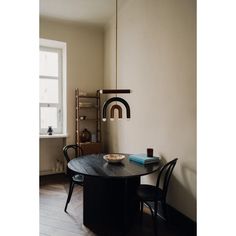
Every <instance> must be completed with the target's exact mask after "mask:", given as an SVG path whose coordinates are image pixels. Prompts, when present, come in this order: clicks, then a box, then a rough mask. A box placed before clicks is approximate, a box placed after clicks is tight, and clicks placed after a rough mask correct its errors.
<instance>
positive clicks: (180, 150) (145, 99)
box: [104, 0, 196, 220]
mask: <svg viewBox="0 0 236 236" xmlns="http://www.w3.org/2000/svg"><path fill="white" fill-rule="evenodd" d="M114 46H115V25H114V21H113V22H112V21H111V22H110V23H109V24H108V25H107V27H106V31H105V52H104V55H105V62H104V65H105V71H104V75H105V78H104V87H106V88H112V87H115V51H114V50H115V47H114ZM118 88H129V89H131V90H132V93H131V94H130V95H125V96H124V98H125V99H127V101H128V102H129V104H130V106H131V120H130V121H127V120H121V121H108V122H107V124H106V126H107V129H106V131H105V135H104V138H105V139H106V147H107V150H108V151H109V152H124V153H145V152H146V148H147V147H152V148H154V154H155V153H157V152H158V153H159V154H161V156H162V158H163V160H164V161H166V162H167V161H170V160H172V159H173V158H175V157H178V158H179V160H178V163H177V165H176V168H175V170H174V173H173V177H172V179H171V183H170V186H169V187H170V189H169V193H168V199H167V202H168V203H169V204H170V205H172V206H173V207H175V208H176V209H178V210H179V211H181V212H182V213H183V214H185V215H187V216H188V217H190V218H191V219H193V220H196V2H195V0H178V1H176V0H145V1H144V0H127V1H122V2H121V4H120V5H119V11H118ZM155 177H156V176H155V175H152V176H147V177H144V178H142V182H143V183H152V184H155Z"/></svg>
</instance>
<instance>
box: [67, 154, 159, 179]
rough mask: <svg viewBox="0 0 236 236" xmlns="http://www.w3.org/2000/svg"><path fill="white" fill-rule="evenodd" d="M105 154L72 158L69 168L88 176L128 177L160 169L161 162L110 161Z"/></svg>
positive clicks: (126, 159)
mask: <svg viewBox="0 0 236 236" xmlns="http://www.w3.org/2000/svg"><path fill="white" fill-rule="evenodd" d="M104 155H105V154H90V155H86V156H80V157H77V158H74V159H72V160H71V161H70V162H69V163H68V168H69V169H70V170H72V171H74V172H76V173H79V174H82V175H88V176H96V177H107V178H111V177H114V178H122V177H123V178H127V177H135V176H142V175H147V174H150V173H152V172H155V171H157V170H159V169H160V167H161V162H158V163H152V164H147V165H142V164H139V163H136V162H134V161H130V160H129V159H128V156H129V155H128V154H124V155H125V156H126V158H125V159H124V160H122V161H121V162H120V163H108V162H107V161H106V160H104V159H103V156H104Z"/></svg>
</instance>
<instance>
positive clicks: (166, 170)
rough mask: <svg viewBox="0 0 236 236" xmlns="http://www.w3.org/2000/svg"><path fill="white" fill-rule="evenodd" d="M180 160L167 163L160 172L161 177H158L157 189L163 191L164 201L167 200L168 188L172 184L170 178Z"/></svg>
mask: <svg viewBox="0 0 236 236" xmlns="http://www.w3.org/2000/svg"><path fill="white" fill-rule="evenodd" d="M177 160H178V158H175V159H174V160H172V161H170V162H168V163H166V164H165V165H164V166H163V167H162V168H161V170H160V172H159V175H158V177H157V183H156V187H157V188H161V189H162V191H163V196H162V197H163V200H165V199H166V195H167V191H168V186H169V182H170V177H171V175H172V172H173V169H174V167H175V165H176V162H177Z"/></svg>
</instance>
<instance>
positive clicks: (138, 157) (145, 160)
mask: <svg viewBox="0 0 236 236" xmlns="http://www.w3.org/2000/svg"><path fill="white" fill-rule="evenodd" d="M129 160H130V161H135V162H138V163H141V164H143V165H144V164H150V163H156V162H159V161H160V157H155V156H154V157H148V156H147V155H146V154H132V155H129Z"/></svg>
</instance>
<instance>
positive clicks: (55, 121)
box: [39, 39, 66, 134]
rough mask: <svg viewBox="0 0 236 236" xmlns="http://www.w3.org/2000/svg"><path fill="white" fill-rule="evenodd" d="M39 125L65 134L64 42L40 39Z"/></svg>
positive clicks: (43, 130) (41, 127)
mask: <svg viewBox="0 0 236 236" xmlns="http://www.w3.org/2000/svg"><path fill="white" fill-rule="evenodd" d="M39 56H40V59H39V63H40V67H39V116H40V117H39V127H40V134H47V130H48V127H49V126H52V129H53V133H54V134H66V43H64V42H59V41H54V40H48V39H40V55H39Z"/></svg>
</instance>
